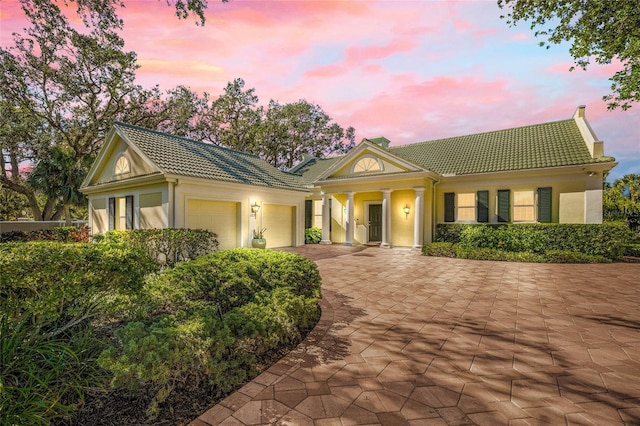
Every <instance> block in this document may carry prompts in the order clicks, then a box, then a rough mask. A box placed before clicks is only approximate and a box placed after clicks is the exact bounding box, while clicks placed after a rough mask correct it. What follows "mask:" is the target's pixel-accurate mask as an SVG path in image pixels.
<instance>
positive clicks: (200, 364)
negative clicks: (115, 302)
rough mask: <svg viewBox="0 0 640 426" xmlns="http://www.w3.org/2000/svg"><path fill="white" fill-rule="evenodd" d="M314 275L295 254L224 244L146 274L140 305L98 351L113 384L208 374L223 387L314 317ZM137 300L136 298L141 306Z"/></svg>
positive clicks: (166, 389)
mask: <svg viewBox="0 0 640 426" xmlns="http://www.w3.org/2000/svg"><path fill="white" fill-rule="evenodd" d="M319 297H320V275H319V272H318V269H317V267H316V265H315V264H314V263H313V262H311V261H310V260H308V259H306V258H304V257H301V256H299V255H296V254H293V253H285V252H277V251H271V250H257V249H233V250H224V251H220V252H216V253H212V254H209V255H205V256H201V257H199V258H198V259H196V260H193V261H188V262H181V263H179V264H177V265H176V267H175V268H174V269H170V270H166V271H164V272H163V273H161V274H158V275H155V276H152V277H150V278H149V279H148V280H147V281H146V283H145V286H144V288H143V289H142V291H141V298H143V299H145V301H146V302H145V304H144V307H145V308H144V309H143V310H141V311H140V312H139V315H138V318H137V319H136V320H135V321H133V322H130V323H128V324H127V325H125V326H123V327H121V328H119V329H118V330H117V331H116V332H115V336H116V340H115V343H114V344H113V345H111V347H109V348H108V349H107V350H105V351H104V352H103V353H102V355H101V356H100V358H99V364H100V365H101V366H102V367H103V368H105V369H107V370H109V371H110V372H111V373H112V374H113V380H112V381H111V384H112V386H113V387H115V388H120V387H126V388H134V389H135V388H138V387H141V386H151V387H152V388H154V389H158V388H159V389H160V391H159V392H158V393H157V394H156V397H155V399H154V401H153V403H152V405H151V406H150V408H149V414H151V415H153V414H154V413H156V412H157V410H158V404H159V403H160V402H162V401H163V400H164V399H165V398H167V397H168V395H169V394H170V393H171V390H172V389H173V386H174V384H175V383H180V382H184V381H185V380H195V381H206V382H208V383H209V384H210V385H212V386H214V387H215V388H216V389H218V391H220V392H225V391H228V390H230V389H232V388H233V387H236V386H238V385H239V384H241V383H243V382H244V381H245V380H247V378H249V377H250V376H251V375H252V374H253V373H255V365H256V357H260V356H262V355H263V354H265V353H267V352H269V351H270V350H273V349H275V348H278V347H281V346H282V345H284V344H286V343H289V342H296V341H299V339H300V338H301V336H302V335H303V334H304V333H305V332H306V331H307V330H310V329H311V328H312V327H313V326H314V325H315V323H316V322H317V320H318V319H319V316H320V308H319V305H318V298H319ZM142 305H143V304H140V306H142Z"/></svg>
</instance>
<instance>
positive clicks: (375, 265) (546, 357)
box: [193, 246, 640, 426]
mask: <svg viewBox="0 0 640 426" xmlns="http://www.w3.org/2000/svg"><path fill="white" fill-rule="evenodd" d="M303 250H304V251H306V254H308V255H309V256H310V257H312V258H316V259H319V260H317V263H318V266H319V268H320V271H321V273H322V279H323V294H324V299H323V301H322V306H323V314H322V318H321V320H320V323H319V324H318V326H317V327H316V328H315V329H314V331H313V332H312V333H311V334H310V335H309V336H308V338H307V339H306V340H305V341H304V342H303V343H302V344H301V345H300V346H299V347H298V348H297V349H296V350H294V351H293V352H292V353H290V354H289V355H287V356H286V357H285V358H283V359H282V360H281V361H280V362H278V363H277V364H275V365H274V366H272V367H271V368H270V369H269V370H268V371H267V372H265V373H263V374H262V375H260V376H258V377H257V378H256V379H255V380H254V381H252V382H251V383H249V384H247V385H246V386H244V387H243V388H242V389H240V390H239V391H238V392H236V393H234V394H233V395H231V396H230V397H228V398H227V399H226V400H224V401H223V402H221V403H220V404H219V405H217V406H215V407H214V408H212V409H211V410H209V411H207V412H206V413H204V414H203V415H202V416H200V417H199V418H198V419H197V420H195V421H194V422H193V425H195V426H202V425H206V424H210V425H217V424H225V425H253V424H283V425H305V424H308V425H350V424H384V425H403V424H412V425H413V424H415V425H418V424H420V425H422V424H424V425H438V424H442V425H463V424H479V425H501V424H509V425H533V424H553V425H562V424H575V425H590V424H594V425H614V424H640V309H639V307H640V264H625V263H618V264H611V265H541V264H526V263H507V262H483V261H472V260H459V259H446V258H429V257H423V256H420V255H418V254H417V253H415V252H410V251H408V250H400V249H393V250H382V249H377V248H370V249H366V250H362V251H354V250H353V249H347V248H345V247H333V248H330V247H321V246H314V247H307V248H304V249H303ZM322 250H325V251H324V252H323V251H322ZM327 250H329V251H327ZM319 254H324V255H325V256H326V255H329V254H333V255H336V254H342V255H341V256H337V257H329V258H324V259H321V257H323V256H318V255H319Z"/></svg>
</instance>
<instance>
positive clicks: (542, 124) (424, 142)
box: [388, 118, 575, 150]
mask: <svg viewBox="0 0 640 426" xmlns="http://www.w3.org/2000/svg"><path fill="white" fill-rule="evenodd" d="M569 121H575V120H574V119H573V118H567V119H563V120H555V121H547V122H544V123H536V124H526V125H524V126H518V127H507V128H503V129H498V130H488V131H486V132H478V133H470V134H465V135H459V136H449V137H446V138H439V139H431V140H426V141H420V142H410V143H405V144H402V145H395V146H390V147H389V148H388V149H389V150H393V149H396V148H402V147H405V146H416V145H421V144H428V143H433V142H444V141H448V140H452V139H460V138H468V137H471V136H480V135H489V134H492V133H500V132H507V131H512V130H519V129H526V128H531V127H538V126H545V125H549V124H559V123H564V122H569Z"/></svg>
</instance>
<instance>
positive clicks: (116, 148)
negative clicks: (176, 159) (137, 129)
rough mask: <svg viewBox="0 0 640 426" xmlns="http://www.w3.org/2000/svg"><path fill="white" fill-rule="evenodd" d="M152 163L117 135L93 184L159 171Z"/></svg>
mask: <svg viewBox="0 0 640 426" xmlns="http://www.w3.org/2000/svg"><path fill="white" fill-rule="evenodd" d="M157 171H158V170H157V168H155V167H154V166H153V165H152V164H150V163H149V162H147V160H145V159H143V158H142V157H141V156H140V155H139V154H138V153H137V152H136V151H135V150H134V149H132V147H131V146H129V144H127V143H126V142H125V141H124V140H123V139H122V138H121V137H120V136H118V135H115V138H114V141H113V144H112V146H111V149H110V150H109V152H108V153H107V155H106V156H105V157H104V159H103V161H102V163H101V167H100V169H99V170H97V173H96V174H95V175H94V176H95V177H94V179H92V181H91V182H90V183H91V184H101V183H107V182H114V181H119V180H124V179H130V178H133V177H138V176H145V175H149V174H151V173H155V172H157Z"/></svg>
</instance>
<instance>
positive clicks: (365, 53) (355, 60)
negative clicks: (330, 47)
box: [344, 39, 416, 65]
mask: <svg viewBox="0 0 640 426" xmlns="http://www.w3.org/2000/svg"><path fill="white" fill-rule="evenodd" d="M415 47H416V43H415V42H414V41H413V40H410V39H394V40H391V41H390V42H389V43H387V44H385V45H382V46H375V45H374V46H352V47H348V48H347V49H345V52H344V56H345V62H346V63H347V64H349V65H359V64H362V63H363V62H367V61H371V60H376V59H384V58H388V57H389V56H391V55H393V54H396V53H400V52H408V51H411V50H413V49H415Z"/></svg>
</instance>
